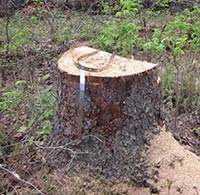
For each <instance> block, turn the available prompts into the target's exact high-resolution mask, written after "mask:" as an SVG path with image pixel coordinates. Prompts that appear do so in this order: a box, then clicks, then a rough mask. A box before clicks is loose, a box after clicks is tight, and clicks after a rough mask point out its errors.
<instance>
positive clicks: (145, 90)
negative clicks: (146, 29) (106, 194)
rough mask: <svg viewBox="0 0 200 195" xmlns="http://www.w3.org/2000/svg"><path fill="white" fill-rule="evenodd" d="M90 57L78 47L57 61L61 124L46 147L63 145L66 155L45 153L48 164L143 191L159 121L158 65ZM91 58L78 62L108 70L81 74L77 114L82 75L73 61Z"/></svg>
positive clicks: (104, 54)
mask: <svg viewBox="0 0 200 195" xmlns="http://www.w3.org/2000/svg"><path fill="white" fill-rule="evenodd" d="M94 51H95V49H93V48H90V47H86V46H81V47H78V48H74V49H73V50H72V49H71V50H69V51H67V52H66V53H64V54H63V55H62V57H61V58H60V59H59V61H58V69H59V75H60V76H59V89H58V100H59V101H58V114H57V118H58V119H59V120H57V123H56V124H55V128H54V131H53V132H52V135H51V136H50V139H49V146H54V147H55V146H60V145H64V146H65V149H63V148H60V149H59V147H58V148H57V149H56V150H51V151H49V152H47V155H46V159H47V161H48V163H49V164H50V165H51V166H53V167H59V168H66V170H70V171H75V172H77V171H80V172H88V173H89V172H90V173H92V174H99V173H100V174H103V175H104V176H106V177H110V178H113V179H119V178H121V179H128V180H130V179H131V180H134V181H135V182H137V183H138V184H142V185H143V184H145V183H146V180H147V179H148V178H149V177H151V176H150V175H149V174H148V173H147V169H148V157H147V156H146V151H147V149H148V145H149V143H150V141H151V139H152V138H153V137H154V135H156V134H158V133H159V132H160V128H159V125H160V124H161V122H162V120H163V117H162V110H161V105H162V103H161V101H162V97H161V87H160V83H159V82H158V75H157V65H156V64H151V63H147V62H141V61H136V60H134V59H127V58H124V57H120V56H117V55H112V54H110V53H107V52H104V51H97V52H96V53H95V52H94ZM92 52H94V53H95V54H94V55H91V56H88V57H85V58H83V59H81V60H80V62H81V63H82V64H84V66H88V67H90V68H94V67H95V68H98V67H100V68H101V67H103V66H106V65H108V64H109V66H108V67H107V69H105V70H103V71H101V72H89V71H85V91H84V100H83V101H82V108H81V104H80V98H79V85H80V69H78V68H77V67H76V66H75V62H74V61H75V60H74V59H76V58H78V57H79V56H82V55H85V54H86V55H85V56H87V54H88V53H92ZM81 112H82V114H80V113H81ZM80 120H82V121H80ZM58 121H59V123H58ZM80 125H82V127H81V128H82V132H81V135H80Z"/></svg>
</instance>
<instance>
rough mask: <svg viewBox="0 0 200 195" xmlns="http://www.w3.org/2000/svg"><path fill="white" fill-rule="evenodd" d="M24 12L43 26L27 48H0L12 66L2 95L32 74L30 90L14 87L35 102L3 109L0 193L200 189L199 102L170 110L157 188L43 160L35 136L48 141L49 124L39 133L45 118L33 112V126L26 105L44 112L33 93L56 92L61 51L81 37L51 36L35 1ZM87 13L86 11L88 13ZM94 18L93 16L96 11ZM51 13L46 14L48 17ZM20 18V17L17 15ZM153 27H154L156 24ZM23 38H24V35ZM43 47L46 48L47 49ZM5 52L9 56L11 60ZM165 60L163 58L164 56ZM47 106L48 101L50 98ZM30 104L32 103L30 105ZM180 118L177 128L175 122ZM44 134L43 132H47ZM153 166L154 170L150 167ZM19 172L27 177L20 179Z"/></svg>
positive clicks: (157, 159) (133, 194) (96, 194)
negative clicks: (78, 171) (53, 167)
mask: <svg viewBox="0 0 200 195" xmlns="http://www.w3.org/2000/svg"><path fill="white" fill-rule="evenodd" d="M21 14H23V15H24V17H26V20H27V18H32V19H31V20H32V24H31V26H32V28H33V29H34V28H38V25H39V28H40V29H41V31H38V32H37V31H35V32H36V34H33V35H32V36H31V41H32V43H34V44H32V45H31V46H30V45H28V44H27V45H26V46H25V47H24V48H23V52H21V50H20V49H19V51H18V50H15V47H17V46H16V45H13V50H12V51H11V54H9V56H8V55H4V54H2V53H1V52H0V60H1V61H0V62H1V63H2V64H1V65H6V66H8V69H4V73H3V74H2V75H3V78H1V81H3V84H2V85H1V87H0V95H2V94H3V92H5V91H8V90H10V89H11V88H14V87H13V86H15V83H16V82H17V81H18V80H26V81H27V82H29V83H30V84H29V85H27V86H26V88H28V90H27V89H26V90H27V91H28V92H26V93H24V91H23V94H20V95H18V94H16V91H14V90H13V93H15V95H16V96H15V97H17V98H21V99H22V100H23V101H24V100H25V101H26V100H27V99H26V98H29V100H31V101H30V102H29V107H28V106H27V107H26V106H24V105H25V104H24V103H23V104H22V103H20V104H17V105H18V108H15V111H14V112H13V113H12V114H10V113H5V112H4V113H3V112H2V113H0V166H2V165H3V166H4V165H5V167H6V168H8V170H10V171H11V172H10V173H9V172H8V171H5V170H4V171H3V170H2V169H0V195H28V194H30V195H34V194H35V195H36V194H41V193H39V192H38V189H40V190H41V191H42V192H43V193H44V194H46V195H149V194H160V195H179V194H180V195H181V194H182V195H199V194H200V159H199V157H200V134H199V132H200V131H199V126H200V108H198V107H197V108H196V109H195V110H193V111H192V112H191V113H183V114H180V115H179V116H178V117H177V118H176V119H175V118H174V117H172V115H170V114H167V115H166V124H165V126H166V130H167V132H166V131H165V130H163V131H162V132H161V133H160V135H159V136H157V137H155V140H154V142H153V143H152V145H151V147H150V149H149V157H150V159H151V162H150V163H151V164H152V166H154V167H155V168H156V169H157V172H156V173H154V174H155V177H157V182H156V183H152V186H154V188H152V187H146V188H144V187H137V186H136V185H135V183H134V182H131V181H112V180H110V179H109V178H105V177H103V176H100V175H99V176H98V177H97V176H92V175H91V174H70V173H69V174H64V173H63V170H49V169H48V167H45V166H43V159H42V157H41V156H40V155H38V151H39V150H38V147H37V142H36V144H35V143H34V140H37V141H38V142H39V143H40V144H41V143H43V142H45V140H46V139H47V137H48V136H47V135H46V134H45V133H44V131H45V130H46V129H43V131H41V132H39V136H38V133H35V130H32V128H33V127H34V128H35V129H39V128H40V125H39V123H40V122H41V120H42V119H38V118H37V117H36V116H35V115H34V117H33V118H31V121H32V123H31V125H30V126H28V125H27V118H29V117H30V115H29V114H27V113H26V111H27V110H29V111H30V110H31V109H35V110H33V112H36V115H39V114H41V113H40V111H38V109H37V108H38V107H37V106H38V105H36V106H35V105H34V103H33V102H32V101H33V100H34V99H33V96H32V95H33V94H34V93H35V92H37V93H38V92H39V95H38V94H37V98H40V97H42V95H41V91H42V90H44V89H48V90H49V91H50V93H49V91H47V93H46V94H44V95H49V94H51V93H55V91H56V89H55V88H56V87H55V84H54V83H55V82H56V75H57V71H56V61H57V60H58V58H59V56H60V54H62V53H63V52H64V51H65V50H67V49H69V45H70V44H71V43H73V42H74V40H76V38H75V37H74V39H71V40H70V41H68V43H67V44H66V42H65V41H63V40H62V39H61V40H57V43H55V41H54V40H51V37H50V36H49V37H47V36H46V34H45V33H44V31H45V29H51V27H52V26H51V24H50V25H49V24H47V26H48V27H47V26H44V24H43V22H42V23H40V24H36V21H35V18H34V17H35V16H37V17H42V15H39V16H38V13H37V11H36V10H35V8H34V7H29V8H25V9H24V10H23V13H21ZM73 14H74V12H72V13H70V12H65V13H64V14H62V18H64V19H67V20H68V19H69V18H70V17H72V15H73ZM19 17H21V15H20V16H19ZM45 17H46V16H45ZM59 17H61V16H59ZM84 17H86V16H85V15H83V18H84ZM170 17H171V16H169V18H170ZM17 18H18V16H17ZM89 18H90V19H91V17H89ZM45 19H46V18H43V19H42V20H45ZM14 20H15V19H14ZM28 20H29V19H28ZM14 22H17V19H16V21H13V23H14ZM29 22H30V21H29ZM84 22H85V21H83V19H81V22H80V18H79V21H78V23H77V24H75V25H74V24H71V26H72V28H75V29H76V28H82V25H84V24H82V23H84ZM47 23H48V22H47ZM0 24H1V25H2V26H3V28H4V27H5V23H4V22H3V20H2V21H1V23H0ZM59 25H65V21H64V20H63V21H62V22H60V24H59ZM57 27H58V25H55V28H57ZM59 28H60V27H59ZM149 30H150V31H151V30H152V27H151V28H149ZM11 31H12V30H11ZM25 31H26V29H25V30H24V31H23V32H19V34H18V38H20V39H22V37H23V36H24V35H23V33H25ZM0 32H1V33H3V30H2V29H1V30H0ZM41 32H42V33H41ZM62 32H63V34H61V35H60V36H62V37H65V38H66V36H67V35H65V33H64V31H62ZM20 33H22V35H21V34H20ZM40 33H41V36H40ZM74 33H75V32H74ZM79 35H80V34H79ZM20 36H21V37H20ZM37 36H40V39H35V37H37ZM84 36H85V35H84ZM82 39H83V41H84V38H83V37H79V38H78V39H77V40H76V41H78V42H80V41H82ZM13 41H15V38H13ZM21 41H22V42H23V40H21ZM1 44H2V42H1V41H0V46H1ZM20 44H22V43H19V45H20ZM20 46H21V45H20ZM42 52H45V55H43V53H42ZM38 54H42V55H38ZM5 58H7V59H6V60H7V61H6V60H5ZM136 58H138V59H145V60H150V61H153V62H156V63H157V59H156V58H153V57H149V56H148V55H146V54H140V55H138V56H137V55H136ZM5 62H6V64H5ZM16 62H17V63H16ZM158 63H159V62H158ZM160 63H163V59H162V61H160ZM9 64H11V65H12V64H14V66H9ZM19 64H20V65H19ZM1 68H2V67H1ZM33 83H34V84H35V85H37V87H36V88H34V89H33V88H30V86H31V84H33ZM17 92H19V91H17ZM31 93H33V94H31ZM30 94H31V95H30ZM27 95H29V96H27ZM54 95H55V94H54ZM35 96H36V95H34V98H35ZM45 97H47V96H45ZM48 97H49V96H48ZM1 100H2V99H1ZM4 101H5V100H4ZM49 101H51V99H50V100H49ZM40 103H41V102H40ZM48 103H49V102H47V104H48ZM1 105H2V104H1ZM43 106H44V107H45V106H46V104H44V105H43ZM13 107H14V105H13ZM25 107H26V109H24V108H25ZM45 108H46V107H45ZM12 109H14V108H12ZM47 109H49V108H47ZM12 111H13V110H12ZM17 112H19V113H17ZM18 115H20V116H18ZM31 116H32V115H31ZM45 117H46V116H44V118H45ZM34 120H35V121H36V122H35V121H34ZM49 120H51V121H52V120H53V117H50V118H45V121H47V122H48V121H49ZM16 121H17V122H16ZM175 121H176V128H174V127H175ZM28 122H30V121H28ZM34 122H35V123H34ZM24 123H26V125H24ZM45 124H46V123H45ZM47 124H48V123H47ZM27 126H28V128H27ZM16 129H18V130H16ZM1 130H2V132H3V133H2V134H1ZM47 130H48V129H47ZM40 135H42V138H41V137H40ZM172 135H173V136H172ZM174 138H175V139H176V140H177V141H178V142H176V141H175V139H174ZM160 146H162V147H160ZM151 171H152V170H149V172H151ZM16 174H18V175H16ZM19 177H20V178H21V179H23V180H21V181H20V180H19ZM24 180H25V181H28V182H30V183H31V184H32V186H31V185H30V183H29V184H27V183H25V182H24ZM150 183H151V181H150ZM33 185H34V186H33Z"/></svg>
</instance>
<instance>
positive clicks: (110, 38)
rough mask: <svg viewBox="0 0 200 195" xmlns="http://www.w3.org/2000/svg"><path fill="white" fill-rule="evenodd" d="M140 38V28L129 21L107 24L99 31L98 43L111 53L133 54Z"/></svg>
mask: <svg viewBox="0 0 200 195" xmlns="http://www.w3.org/2000/svg"><path fill="white" fill-rule="evenodd" d="M137 38H138V27H137V26H136V25H135V24H134V23H133V22H131V21H129V20H122V21H112V22H107V25H106V26H102V27H100V29H99V34H98V37H97V41H98V42H99V44H100V45H101V46H102V47H103V48H105V49H106V50H109V51H113V50H114V51H117V52H118V53H119V54H122V55H127V54H132V51H133V48H134V46H135V45H136V42H137Z"/></svg>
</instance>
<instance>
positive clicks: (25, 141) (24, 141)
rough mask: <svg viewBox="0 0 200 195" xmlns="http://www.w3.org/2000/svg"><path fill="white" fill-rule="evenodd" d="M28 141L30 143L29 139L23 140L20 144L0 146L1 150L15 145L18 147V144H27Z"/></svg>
mask: <svg viewBox="0 0 200 195" xmlns="http://www.w3.org/2000/svg"><path fill="white" fill-rule="evenodd" d="M29 141H30V140H29V139H26V140H23V141H21V142H17V143H14V144H10V145H6V146H2V148H3V149H5V148H9V147H12V146H17V145H20V144H24V143H27V142H29Z"/></svg>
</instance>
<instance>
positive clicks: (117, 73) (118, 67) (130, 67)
mask: <svg viewBox="0 0 200 195" xmlns="http://www.w3.org/2000/svg"><path fill="white" fill-rule="evenodd" d="M95 50H96V49H93V48H91V47H86V46H81V47H77V48H74V49H70V50H68V51H66V52H65V53H64V54H63V55H62V56H61V58H60V59H59V60H58V68H59V70H61V71H64V72H67V73H68V74H69V75H75V76H79V75H80V70H79V69H78V68H77V67H76V66H75V65H74V61H73V59H76V58H78V57H79V56H81V55H83V54H87V53H91V52H93V51H95ZM111 56H112V54H111V53H108V52H105V51H99V52H97V53H96V54H95V55H92V56H88V57H86V58H85V59H82V60H81V64H83V65H84V66H87V67H90V68H98V67H102V66H105V65H107V64H108V62H109V60H110V57H111ZM156 66H157V64H152V63H148V62H146V61H138V60H134V59H129V58H124V57H121V56H118V55H115V56H114V57H113V58H112V60H111V61H110V64H109V66H108V69H106V70H104V71H102V72H87V71H86V76H94V77H121V76H128V75H134V74H139V73H142V72H146V71H148V70H151V69H153V68H155V67H156Z"/></svg>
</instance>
